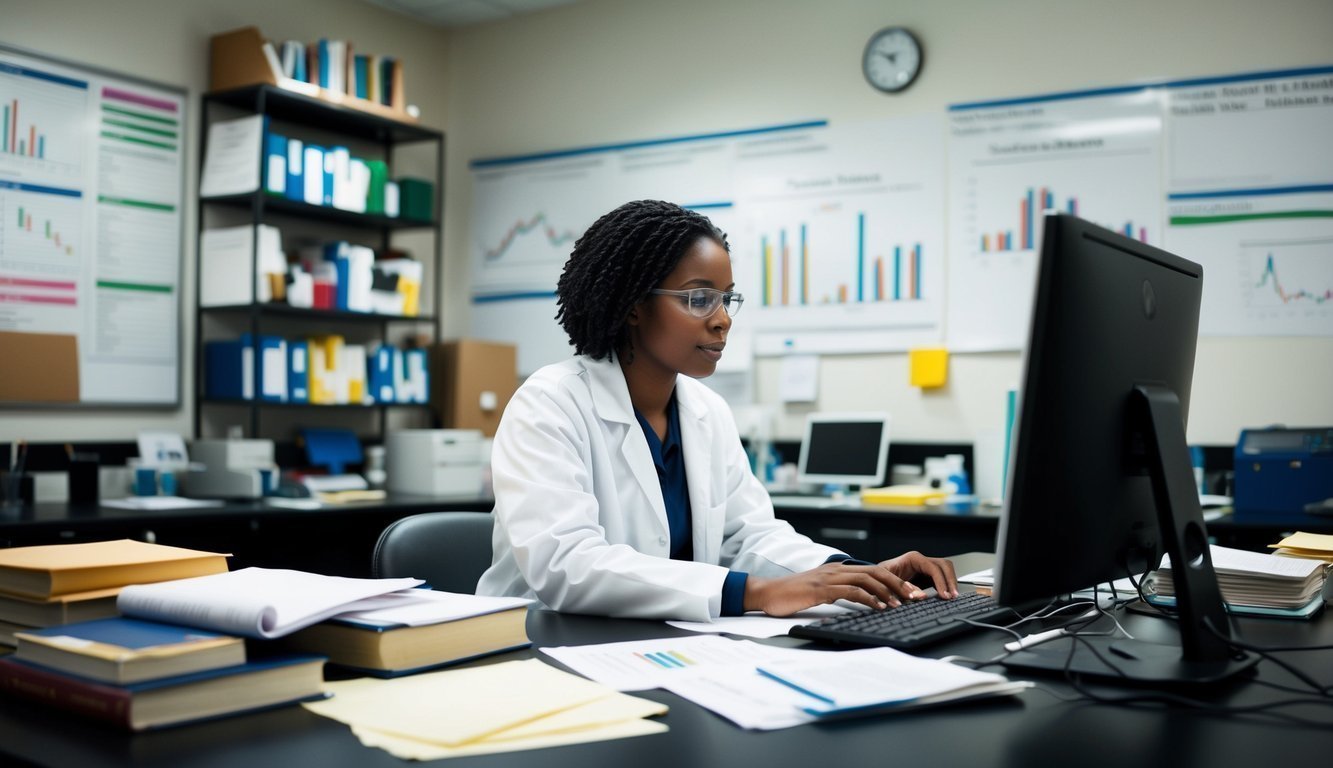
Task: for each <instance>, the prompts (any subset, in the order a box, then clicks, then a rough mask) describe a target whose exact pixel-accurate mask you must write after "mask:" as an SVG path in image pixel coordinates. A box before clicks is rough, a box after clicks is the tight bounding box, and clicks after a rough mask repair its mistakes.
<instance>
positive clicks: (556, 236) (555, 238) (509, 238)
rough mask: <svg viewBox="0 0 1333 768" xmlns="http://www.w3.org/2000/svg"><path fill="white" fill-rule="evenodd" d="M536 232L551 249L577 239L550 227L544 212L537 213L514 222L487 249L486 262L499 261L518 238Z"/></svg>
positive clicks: (567, 232)
mask: <svg viewBox="0 0 1333 768" xmlns="http://www.w3.org/2000/svg"><path fill="white" fill-rule="evenodd" d="M537 230H540V231H541V234H542V235H543V236H545V239H546V243H547V244H548V245H550V247H552V248H560V247H561V246H563V245H565V244H566V243H571V242H573V241H574V239H575V238H576V237H577V235H575V234H574V233H573V232H572V231H570V230H568V229H563V230H562V229H560V228H558V227H555V226H552V225H551V224H550V222H548V221H547V219H546V214H545V213H544V212H538V213H537V214H535V215H533V216H532V217H531V218H529V219H527V220H523V221H518V222H515V223H514V225H513V226H511V227H510V228H509V230H508V231H507V232H505V233H504V236H502V237H501V238H500V241H499V243H497V244H496V245H495V246H494V247H492V248H487V249H486V250H485V253H484V256H485V258H486V261H487V262H495V261H499V260H500V259H501V258H503V257H504V255H505V253H507V252H508V251H509V249H510V246H512V245H514V243H515V242H516V241H517V240H518V239H519V238H521V237H524V236H526V235H529V234H531V233H532V232H534V231H537Z"/></svg>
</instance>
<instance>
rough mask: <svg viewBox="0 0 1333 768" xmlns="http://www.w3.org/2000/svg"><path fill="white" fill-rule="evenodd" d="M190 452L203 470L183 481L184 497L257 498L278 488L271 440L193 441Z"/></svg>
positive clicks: (197, 470) (195, 471)
mask: <svg viewBox="0 0 1333 768" xmlns="http://www.w3.org/2000/svg"><path fill="white" fill-rule="evenodd" d="M190 453H191V454H192V458H193V460H194V462H197V463H200V464H202V465H203V468H202V469H196V470H192V471H190V472H187V473H186V474H185V477H184V478H182V483H181V484H182V491H184V493H185V495H186V496H193V497H195V498H211V499H257V498H259V497H261V496H265V495H267V494H271V493H273V491H274V490H276V489H277V487H278V465H277V464H276V463H274V461H273V441H272V440H196V441H195V442H194V445H193V446H192V447H191V449H190Z"/></svg>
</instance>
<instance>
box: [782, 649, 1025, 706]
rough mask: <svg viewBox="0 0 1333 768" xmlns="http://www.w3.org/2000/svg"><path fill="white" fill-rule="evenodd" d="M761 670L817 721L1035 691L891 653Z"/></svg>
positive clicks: (824, 656)
mask: <svg viewBox="0 0 1333 768" xmlns="http://www.w3.org/2000/svg"><path fill="white" fill-rule="evenodd" d="M758 670H759V673H760V674H761V675H763V676H765V677H768V678H770V679H772V680H776V681H777V682H779V683H782V684H783V685H784V686H786V687H787V688H789V689H791V690H792V691H795V692H796V694H797V697H796V699H795V701H794V703H795V704H796V706H797V707H798V708H799V709H801V710H803V711H805V712H806V713H807V714H810V715H814V716H815V717H817V718H829V717H840V716H848V715H862V714H871V713H875V712H881V711H898V710H904V709H912V708H917V707H927V706H937V705H940V704H946V703H950V702H958V701H967V700H972V699H979V698H989V697H994V696H1012V695H1014V694H1016V693H1019V692H1021V691H1023V690H1024V689H1026V688H1030V687H1032V683H1028V682H1021V681H1019V682H1015V681H1010V680H1009V679H1007V678H1005V677H1004V676H1003V675H997V674H994V673H992V672H980V671H978V670H975V669H968V668H966V667H960V666H957V665H954V664H950V663H948V662H945V661H939V660H937V659H922V658H917V657H915V656H910V655H908V654H906V653H903V652H901V651H897V650H894V649H892V648H865V649H862V650H856V651H841V652H835V653H827V652H824V653H821V652H814V653H809V654H801V655H793V656H789V657H783V658H777V659H772V660H769V661H765V662H763V663H761V664H760V665H759V667H758Z"/></svg>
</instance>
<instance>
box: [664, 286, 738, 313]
mask: <svg viewBox="0 0 1333 768" xmlns="http://www.w3.org/2000/svg"><path fill="white" fill-rule="evenodd" d="M649 293H653V294H657V295H658V296H679V297H681V298H682V299H684V300H685V301H683V302H681V304H682V305H684V307H685V311H686V312H689V313H690V314H691V315H694V316H695V317H701V318H702V317H712V316H713V313H714V312H716V311H717V308H718V305H721V306H722V307H723V308H724V309H726V310H727V315H729V316H730V317H735V316H736V313H738V312H740V311H741V304H743V303H745V297H744V296H742V295H740V294H739V293H736V292H735V291H719V290H718V289H716V288H691V289H689V290H688V291H672V290H668V289H666V288H654V289H652V290H651V291H649Z"/></svg>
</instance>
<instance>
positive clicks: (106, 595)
mask: <svg viewBox="0 0 1333 768" xmlns="http://www.w3.org/2000/svg"><path fill="white" fill-rule="evenodd" d="M226 558H227V555H220V554H215V553H213V552H200V551H197V550H193V549H182V548H179V547H168V546H163V545H160V544H145V543H144V542H141V541H130V540H122V541H99V542H94V543H89V544H53V545H48V546H39V547H15V548H13V549H4V550H0V645H6V646H9V647H11V648H12V647H14V646H15V645H16V644H17V640H16V639H15V635H16V634H17V633H18V632H23V631H27V630H32V629H38V628H42V627H53V626H57V625H60V624H69V623H73V622H78V621H88V620H91V619H99V618H105V617H109V616H115V615H116V614H117V611H116V595H117V594H118V593H119V592H120V590H121V588H122V587H124V586H126V585H129V584H148V583H152V582H158V581H167V580H171V579H184V578H189V577H191V576H205V575H208V574H213V573H223V572H225V571H226V570H227V559H226Z"/></svg>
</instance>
